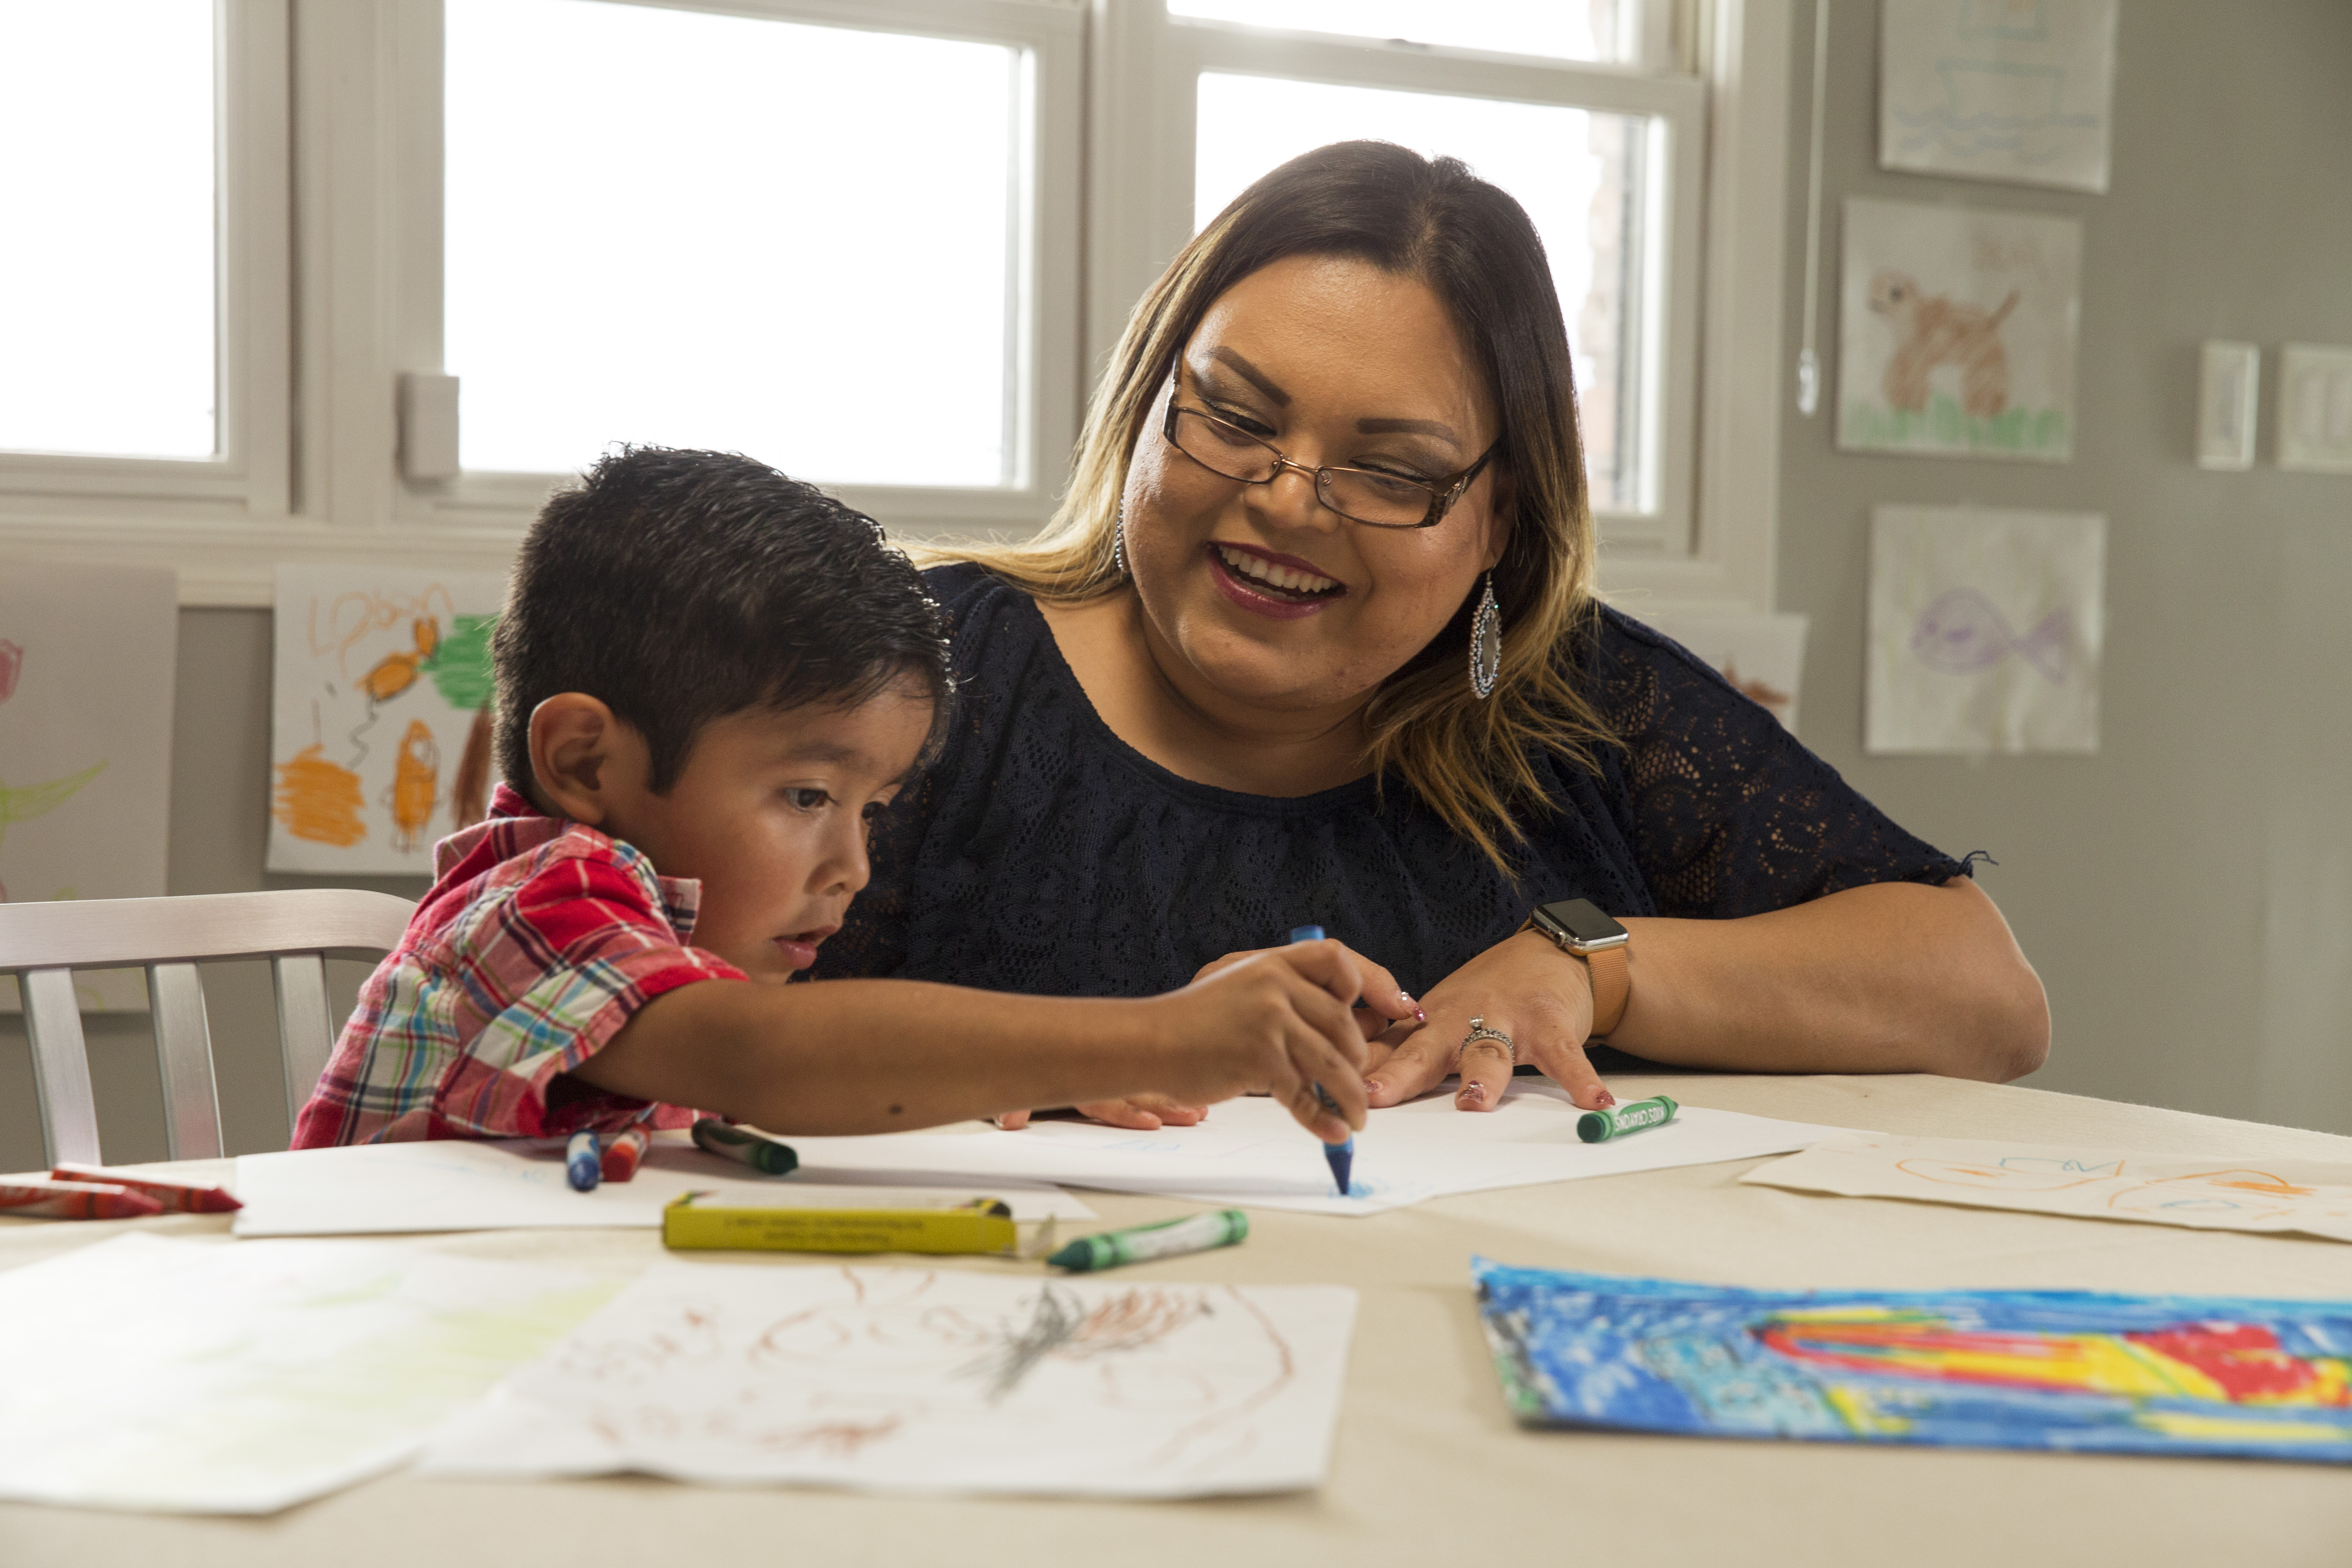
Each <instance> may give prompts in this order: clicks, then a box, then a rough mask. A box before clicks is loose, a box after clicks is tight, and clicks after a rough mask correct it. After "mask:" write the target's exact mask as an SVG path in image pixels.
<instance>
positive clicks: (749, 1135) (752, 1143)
mask: <svg viewBox="0 0 2352 1568" xmlns="http://www.w3.org/2000/svg"><path fill="white" fill-rule="evenodd" d="M694 1142H695V1147H697V1148H698V1149H701V1150H703V1151H704V1152H707V1153H711V1154H717V1155H719V1156H720V1157H722V1158H724V1159H729V1160H733V1161H735V1162H736V1163H739V1164H744V1165H749V1166H751V1169H753V1170H755V1171H757V1172H759V1173H761V1174H762V1175H767V1176H789V1175H791V1174H792V1173H793V1172H794V1171H796V1170H798V1169H799V1168H800V1163H801V1157H800V1156H799V1155H798V1154H795V1153H793V1151H792V1149H791V1148H790V1147H789V1146H788V1145H785V1144H782V1143H779V1142H776V1141H775V1140H774V1139H772V1138H762V1137H761V1136H760V1135H759V1134H758V1133H756V1132H746V1131H743V1129H741V1128H740V1127H730V1126H729V1125H728V1124H727V1123H726V1122H724V1121H719V1119H718V1118H717V1117H714V1116H706V1117H704V1118H703V1119H702V1120H701V1121H698V1122H696V1123H695V1124H694Z"/></svg>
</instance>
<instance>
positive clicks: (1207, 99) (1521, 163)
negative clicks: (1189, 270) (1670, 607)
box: [1193, 72, 1654, 511]
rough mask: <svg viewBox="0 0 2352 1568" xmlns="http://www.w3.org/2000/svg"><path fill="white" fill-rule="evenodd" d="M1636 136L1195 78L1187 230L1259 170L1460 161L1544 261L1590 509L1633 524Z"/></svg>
mask: <svg viewBox="0 0 2352 1568" xmlns="http://www.w3.org/2000/svg"><path fill="white" fill-rule="evenodd" d="M1645 130H1646V123H1645V121H1643V118H1642V117H1640V116H1635V115H1625V114H1604V113H1600V112H1598V111H1593V110H1582V109H1564V108H1561V107H1559V106H1558V105H1556V104H1543V103H1511V102H1506V101H1503V100H1496V99H1487V98H1448V97H1443V96H1440V95H1438V94H1435V93H1423V92H1392V91H1389V90H1387V89H1378V88H1360V87H1333V86H1329V85H1328V84H1324V83H1319V82H1303V81H1284V80H1278V79H1273V78H1268V77H1248V76H1226V75H1222V74H1218V73H1214V72H1203V73H1202V77H1201V89H1200V139H1199V145H1198V148H1197V150H1196V161H1195V165H1194V167H1195V170H1196V174H1195V184H1194V186H1193V219H1194V227H1195V228H1199V227H1202V226H1206V224H1207V223H1208V222H1209V220H1210V219H1211V218H1213V217H1214V216H1216V215H1217V214H1218V213H1219V212H1221V211H1222V210H1223V208H1224V205H1225V204H1226V203H1227V202H1229V201H1231V200H1232V199H1233V198H1234V197H1235V196H1237V195H1240V194H1241V193H1242V191H1243V190H1244V188H1245V187H1247V186H1248V185H1249V184H1250V183H1251V182H1252V181H1253V180H1255V179H1256V178H1257V177H1258V176H1259V175H1261V174H1265V172H1266V171H1267V170H1269V169H1271V168H1273V167H1275V166H1276V164H1278V163H1284V162H1286V161H1287V160H1289V159H1291V158H1294V157H1296V156H1297V155H1298V154H1299V153H1305V152H1307V151H1309V150H1311V149H1313V148H1317V147H1320V146H1323V145H1325V144H1326V143H1328V142H1347V141H1353V140H1357V139H1359V138H1372V139H1377V140H1381V141H1386V142H1401V143H1402V144H1403V145H1404V146H1407V147H1411V148H1412V149H1413V150H1414V151H1416V152H1419V153H1423V154H1424V155H1427V156H1431V157H1434V156H1437V155H1439V154H1441V153H1444V154H1448V155H1451V156H1453V157H1456V158H1459V159H1461V160H1462V161H1463V162H1464V163H1467V164H1469V165H1470V167H1471V168H1472V169H1474V170H1475V171H1476V172H1477V174H1479V175H1480V177H1482V178H1484V179H1486V180H1488V181H1491V182H1492V183H1494V184H1497V185H1500V186H1501V187H1502V188H1503V189H1505V190H1506V191H1508V192H1509V193H1510V194H1511V195H1513V196H1514V197H1516V198H1517V201H1518V203H1519V205H1521V206H1524V207H1525V208H1527V211H1528V217H1529V218H1530V219H1531V220H1532V221H1533V222H1534V224H1535V226H1536V232H1537V233H1538V234H1539V235H1541V236H1542V237H1543V242H1544V250H1545V252H1546V253H1547V254H1548V255H1549V258H1550V259H1551V272H1552V282H1553V284H1554V285H1555V286H1556V287H1557V288H1558V289H1559V298H1560V304H1561V313H1562V314H1563V315H1564V316H1566V318H1567V320H1568V336H1569V343H1570V350H1571V352H1572V354H1573V357H1574V361H1575V366H1576V388H1577V412H1578V416H1579V417H1580V421H1581V423H1582V426H1583V431H1584V460H1585V466H1586V469H1587V472H1588V475H1589V477H1590V480H1591V488H1592V504H1593V507H1594V509H1595V510H1601V511H1639V510H1646V509H1647V508H1648V507H1649V506H1650V505H1652V504H1653V503H1652V502H1651V500H1649V497H1650V495H1651V494H1652V493H1654V492H1653V487H1652V485H1651V483H1650V481H1649V476H1648V468H1649V462H1650V459H1649V458H1648V457H1647V456H1646V455H1645V448H1646V446H1647V443H1646V442H1645V441H1644V439H1643V437H1644V434H1645V433H1644V431H1643V423H1644V421H1643V417H1642V414H1641V410H1642V408H1643V401H1642V395H1643V387H1642V384H1641V376H1640V373H1641V368H1642V363H1643V353H1642V349H1643V344H1642V341H1641V334H1642V322H1643V308H1642V305H1643V301H1642V298H1641V291H1642V286H1643V277H1644V275H1645V268H1644V266H1643V257H1642V255H1641V254H1640V252H1641V249H1642V245H1641V237H1642V233H1643V224H1642V221H1641V217H1642V203H1641V197H1642V193H1643V172H1642V171H1643V158H1644V155H1645V154H1644V146H1645V143H1646V142H1647V140H1648V138H1647V136H1646V135H1645V133H1644V132H1645Z"/></svg>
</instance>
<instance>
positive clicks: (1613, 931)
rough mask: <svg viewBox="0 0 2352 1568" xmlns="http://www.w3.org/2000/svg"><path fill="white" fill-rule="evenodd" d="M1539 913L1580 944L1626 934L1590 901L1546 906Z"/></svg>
mask: <svg viewBox="0 0 2352 1568" xmlns="http://www.w3.org/2000/svg"><path fill="white" fill-rule="evenodd" d="M1540 912H1541V913H1542V914H1543V915H1545V916H1546V917H1547V918H1549V920H1550V921H1551V922H1552V923H1553V924H1555V925H1557V926H1559V929H1560V930H1562V931H1566V932H1567V933H1568V934H1569V935H1570V937H1572V938H1574V939H1575V940H1576V941H1578V942H1606V941H1608V940H1609V939H1610V938H1612V937H1622V936H1624V935H1625V934H1626V932H1625V928H1624V927H1623V926H1621V925H1619V924H1618V923H1617V922H1616V921H1613V920H1611V919H1610V918H1609V917H1608V916H1607V915H1605V914H1603V913H1601V906H1600V905H1598V904H1596V903H1594V902H1592V900H1590V899H1569V900H1565V901H1563V902H1560V903H1557V904H1546V905H1544V906H1543V909H1542V910H1541V911H1540Z"/></svg>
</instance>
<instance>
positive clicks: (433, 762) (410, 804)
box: [384, 719, 441, 850]
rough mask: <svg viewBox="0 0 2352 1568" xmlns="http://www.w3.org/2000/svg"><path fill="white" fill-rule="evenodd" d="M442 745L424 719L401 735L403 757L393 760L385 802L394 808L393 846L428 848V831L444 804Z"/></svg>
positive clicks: (415, 722)
mask: <svg viewBox="0 0 2352 1568" xmlns="http://www.w3.org/2000/svg"><path fill="white" fill-rule="evenodd" d="M440 785H441V748H440V747H439V746H438V745H436V744H435V743H434V740H433V731H430V730H428V729H426V728H425V721H424V720H422V719H411V720H410V721H408V731H407V732H406V733H405V734H404V735H402V736H401V737H400V756H399V758H398V759H397V760H396V761H394V763H393V771H392V787H391V788H390V789H388V790H386V791H385V792H384V804H385V805H387V806H389V807H391V808H392V829H393V831H392V847H394V848H395V849H400V850H410V849H417V848H421V847H424V843H425V838H424V833H425V826H426V825H427V824H429V823H430V822H432V820H433V808H434V807H435V806H436V805H440V804H441V794H440Z"/></svg>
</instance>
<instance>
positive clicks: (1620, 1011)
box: [1519, 915, 1633, 1039]
mask: <svg viewBox="0 0 2352 1568" xmlns="http://www.w3.org/2000/svg"><path fill="white" fill-rule="evenodd" d="M1519 930H1520V931H1536V932H1538V933H1539V934H1542V935H1545V936H1549V934H1550V933H1549V932H1547V931H1544V930H1543V928H1542V927H1540V926H1538V925H1537V924H1536V921H1535V917H1534V916H1533V915H1529V916H1528V919H1527V921H1526V922H1525V923H1523V924H1522V925H1521V926H1520V927H1519ZM1553 940H1554V941H1555V942H1557V941H1558V939H1556V938H1554V939H1553ZM1558 945H1559V950H1560V951H1561V952H1565V953H1567V954H1568V955H1569V956H1570V957H1571V958H1580V959H1582V960H1583V961H1584V970H1585V973H1587V974H1590V975H1591V977H1592V1032H1591V1038H1594V1039H1599V1038H1601V1037H1603V1036H1605V1035H1607V1034H1608V1033H1609V1032H1610V1031H1611V1030H1612V1029H1614V1028H1615V1027H1616V1026H1618V1025H1620V1024H1622V1023H1623V1022H1624V1021H1625V1004H1626V1003H1627V1002H1630V1001H1631V1000H1633V970H1632V968H1631V966H1629V965H1628V964H1627V963H1626V962H1625V948H1624V946H1623V945H1620V946H1617V947H1602V948H1596V949H1594V950H1593V951H1592V952H1577V951H1576V949H1574V948H1572V947H1570V946H1569V945H1568V944H1567V943H1566V942H1558Z"/></svg>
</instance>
